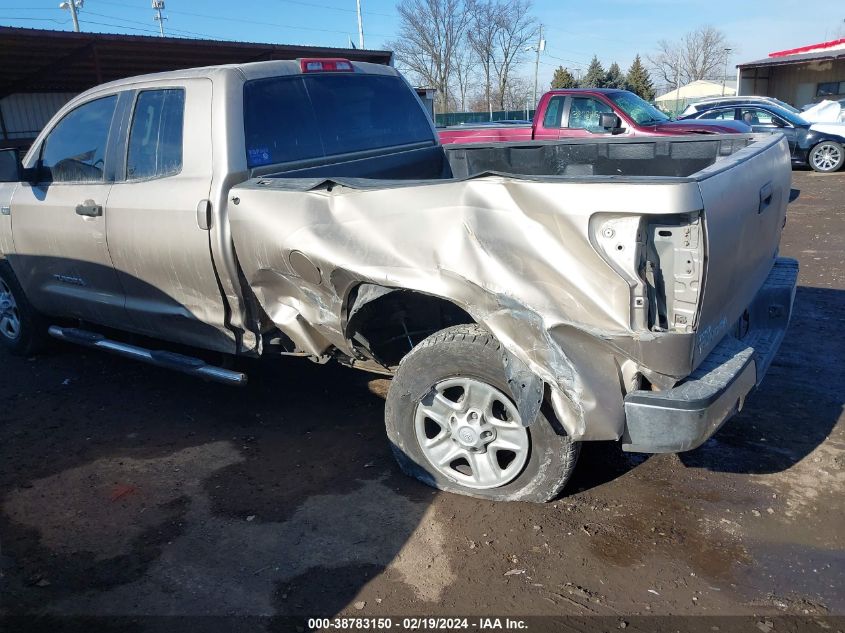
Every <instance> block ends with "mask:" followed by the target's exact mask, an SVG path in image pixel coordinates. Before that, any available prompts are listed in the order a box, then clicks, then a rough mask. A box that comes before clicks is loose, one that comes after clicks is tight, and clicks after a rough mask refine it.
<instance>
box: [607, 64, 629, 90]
mask: <svg viewBox="0 0 845 633" xmlns="http://www.w3.org/2000/svg"><path fill="white" fill-rule="evenodd" d="M604 87H605V88H619V89H620V90H625V89H626V88H627V87H628V82H627V81H626V80H625V75H623V74H622V69H621V68H619V64H617V63H616V62H613V63H612V64H611V65H610V68H608V69H607V75H605V77H604Z"/></svg>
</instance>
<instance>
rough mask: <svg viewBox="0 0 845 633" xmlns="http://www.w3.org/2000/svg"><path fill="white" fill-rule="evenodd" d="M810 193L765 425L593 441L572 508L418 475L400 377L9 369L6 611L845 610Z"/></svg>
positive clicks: (829, 254)
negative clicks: (669, 441) (695, 443)
mask: <svg viewBox="0 0 845 633" xmlns="http://www.w3.org/2000/svg"><path fill="white" fill-rule="evenodd" d="M795 186H796V187H798V188H800V189H801V190H802V194H801V197H800V199H799V201H798V202H796V203H795V204H793V205H792V206H791V212H790V216H789V222H788V225H787V228H786V234H785V238H784V241H783V246H782V252H783V253H784V254H786V255H790V256H793V257H797V258H798V259H799V260H800V261H801V266H802V269H801V278H800V288H799V290H798V296H797V300H796V309H795V315H794V318H793V322H792V325H791V327H790V331H789V333H788V336H787V338H786V341H785V342H784V345H783V347H782V349H781V353H780V355H779V356H778V358H777V359H776V361H775V363H774V365H773V366H772V368H771V370H770V372H769V375H768V377H767V379H766V381H765V383H764V385H763V387H762V388H761V389H760V390H759V391H758V392H756V393H755V394H754V395H753V397H751V398H750V400H749V402H748V403H747V406H746V409H745V411H744V412H743V413H741V414H740V415H739V416H737V417H736V418H735V419H734V420H733V421H731V422H730V423H729V424H728V425H727V426H726V427H724V428H723V429H722V430H721V431H720V432H719V433H718V434H717V435H716V436H715V437H714V438H713V439H711V440H710V441H709V442H707V443H706V444H705V445H704V446H703V447H701V448H700V449H698V450H696V451H693V452H690V453H685V454H681V455H659V456H652V457H649V456H645V455H628V454H624V453H622V452H621V451H620V450H619V449H618V447H617V446H616V445H614V444H588V445H586V446H585V447H584V450H583V452H582V454H581V459H580V463H579V466H578V469H577V471H576V474H575V476H574V479H573V480H572V482H571V483H570V485H569V487H568V488H567V490H566V494H565V496H564V497H563V498H561V499H560V500H559V501H558V502H556V503H553V504H548V505H543V506H540V505H529V504H506V503H487V502H483V501H479V500H474V499H469V498H463V497H457V496H453V495H449V494H444V493H438V492H434V491H432V490H430V489H428V488H426V487H424V486H423V485H421V484H418V483H416V482H414V481H411V480H409V479H406V478H405V477H404V476H403V475H402V474H401V473H399V471H398V468H397V467H396V466H395V465H394V462H393V460H392V458H391V456H390V452H389V449H388V445H387V441H386V439H385V436H384V430H383V417H382V408H383V398H384V395H385V393H386V389H387V382H386V381H385V380H381V379H375V380H374V379H372V377H370V376H368V375H366V374H362V373H359V372H356V371H353V370H347V369H344V368H342V367H339V366H323V367H318V366H314V365H312V364H311V363H309V362H307V361H304V360H298V359H290V360H286V361H285V362H280V363H278V364H274V365H260V366H259V365H254V366H249V367H248V369H249V371H250V378H251V383H250V385H249V386H248V387H247V388H245V389H243V390H234V389H231V388H225V387H219V386H215V385H210V384H204V383H202V382H199V381H196V380H194V379H191V378H188V377H183V376H181V375H174V374H171V373H167V372H165V371H161V370H156V369H154V368H149V367H146V366H142V365H137V364H133V363H131V362H130V361H124V360H120V359H115V358H112V357H109V356H106V355H103V354H99V353H88V352H83V351H80V350H79V349H75V348H69V347H68V348H57V349H56V350H55V351H53V352H51V353H50V354H49V355H47V356H43V357H39V358H32V359H17V358H11V357H8V356H2V361H0V362H2V375H3V380H2V383H0V402H2V403H3V406H2V407H0V454H1V455H2V467H0V499H2V513H0V535H2V552H0V571H2V579H0V581H2V587H1V588H2V603H0V605H1V606H2V613H3V614H6V615H10V614H21V613H37V614H55V615H66V614H75V615H86V616H96V615H127V616H133V615H141V614H157V615H280V616H284V615H303V616H332V615H335V614H338V613H346V614H350V615H355V616H367V615H369V616H383V615H391V616H397V615H402V614H425V615H443V614H463V615H472V614H476V615H491V614H493V615H500V616H501V615H507V614H514V615H523V616H524V615H529V614H533V615H543V614H546V615H551V614H554V615H561V614H573V615H590V614H604V615H610V616H614V617H630V616H632V615H635V614H676V615H677V614H681V615H684V614H758V615H759V616H760V617H769V616H772V615H776V614H784V613H787V614H796V615H810V616H813V615H823V614H839V615H842V614H845V590H843V587H845V518H843V517H845V416H843V402H845V372H843V361H842V359H843V358H845V336H843V334H842V332H843V329H845V173H840V174H837V175H833V176H819V175H816V174H813V173H810V172H796V173H795ZM766 622H767V621H765V620H764V621H762V624H763V626H762V627H758V628H760V630H764V631H765V630H766V626H765V625H766ZM776 630H777V629H776ZM819 630H821V629H819Z"/></svg>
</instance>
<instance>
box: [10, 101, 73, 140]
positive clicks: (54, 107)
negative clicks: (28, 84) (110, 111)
mask: <svg viewBox="0 0 845 633" xmlns="http://www.w3.org/2000/svg"><path fill="white" fill-rule="evenodd" d="M75 96H76V93H72V92H35V93H20V94H13V95H9V96H8V97H4V98H3V99H0V112H2V115H3V123H4V126H5V128H6V134H7V136H6V138H5V139H3V140H8V139H34V138H35V137H36V136H37V135H38V133H39V132H40V131H41V128H43V127H44V126H45V125H46V124H47V122H48V121H49V120H50V118H51V117H52V116H53V115H54V114H55V113H56V112H57V111H58V110H59V108H61V107H62V106H63V105H64V104H66V103H67V102H68V101H70V100H71V99H72V98H73V97H75Z"/></svg>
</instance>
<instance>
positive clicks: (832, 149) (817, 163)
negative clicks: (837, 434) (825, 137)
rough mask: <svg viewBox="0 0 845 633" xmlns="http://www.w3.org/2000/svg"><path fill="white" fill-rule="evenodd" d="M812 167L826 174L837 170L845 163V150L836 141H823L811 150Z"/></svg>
mask: <svg viewBox="0 0 845 633" xmlns="http://www.w3.org/2000/svg"><path fill="white" fill-rule="evenodd" d="M809 158H810V160H809V162H810V167H812V168H813V169H814V170H815V171H819V172H822V173H824V174H827V173H830V172H833V171H836V170H838V169H840V168H841V167H842V163H845V150H843V147H842V145H841V144H840V143H837V142H835V141H822V142H821V143H819V144H818V145H816V146H815V147H814V148H813V149H811V150H810V156H809Z"/></svg>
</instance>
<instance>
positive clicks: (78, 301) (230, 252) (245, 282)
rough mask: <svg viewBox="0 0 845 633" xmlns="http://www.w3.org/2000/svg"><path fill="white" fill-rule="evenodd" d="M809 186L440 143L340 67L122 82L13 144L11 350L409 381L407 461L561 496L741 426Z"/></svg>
mask: <svg viewBox="0 0 845 633" xmlns="http://www.w3.org/2000/svg"><path fill="white" fill-rule="evenodd" d="M790 179H791V169H790V159H789V151H788V147H787V144H786V141H785V140H784V139H783V138H782V137H780V136H770V135H761V136H755V135H743V134H732V135H712V136H698V137H696V136H676V137H652V138H618V137H613V136H609V137H605V138H593V137H590V138H585V139H566V140H553V141H543V142H531V143H522V144H520V143H506V144H490V145H483V144H472V145H450V146H446V147H444V146H443V145H441V144H440V143H439V141H438V138H437V134H436V132H435V129H434V127H433V126H432V124H431V121H430V120H429V118H428V117H427V115H426V112H425V110H424V108H423V106H422V104H421V103H420V102H419V100H418V98H417V97H416V95H415V93H414V91H413V90H412V89H411V88H410V86H409V85H408V84H407V83H406V82H405V80H404V79H403V78H402V76H401V75H400V74H399V73H398V72H397V71H396V70H395V69H393V68H391V67H386V66H379V65H371V64H366V63H357V62H354V63H353V62H350V61H348V60H345V59H300V60H295V61H294V60H291V61H271V62H259V63H250V64H243V65H229V66H220V67H211V68H199V69H192V70H181V71H175V72H168V73H164V74H155V75H148V76H142V77H135V78H130V79H124V80H121V81H117V82H114V83H109V84H105V85H102V86H99V87H96V88H94V89H92V90H89V91H88V92H85V93H84V94H81V95H79V96H78V97H76V98H74V99H73V100H72V101H71V102H69V103H68V104H67V105H66V106H64V107H63V108H62V109H61V110H60V111H59V112H58V113H57V114H56V115H55V117H54V118H53V119H52V120H51V121H50V122H49V123H48V125H47V126H46V127H45V128H44V130H43V131H42V132H41V134H40V135H39V136H38V138H37V139H36V141H35V143H34V145H33V146H32V147H31V149H30V150H29V151H28V152H27V153H26V155H25V156H24V157H22V158H21V157H20V156H19V154H18V153H17V151H16V150H5V151H3V152H0V181H2V184H0V253H1V254H2V255H0V342H2V344H3V346H4V347H5V348H6V349H7V350H8V351H9V352H11V353H15V354H26V355H30V354H34V353H35V352H36V351H37V350H39V349H41V348H42V347H43V346H44V344H45V342H46V341H47V340H49V337H53V338H55V339H60V340H62V341H66V342H68V343H72V344H76V345H81V346H85V347H89V348H95V349H101V350H104V351H108V352H111V353H114V354H118V355H121V356H124V357H127V358H130V359H135V360H140V361H143V362H147V363H151V364H153V365H156V366H159V367H162V368H167V369H173V370H178V371H182V372H185V373H187V374H191V375H194V376H197V377H200V378H203V379H206V380H212V381H219V382H223V383H227V384H230V385H243V384H244V383H245V382H246V380H247V376H246V375H245V374H244V373H243V372H241V371H239V370H238V368H239V367H243V365H244V363H238V362H237V359H235V360H234V362H231V361H230V362H222V361H221V362H218V361H217V360H216V359H217V358H224V357H225V358H230V359H231V358H232V357H247V358H258V357H263V358H276V357H280V356H299V357H303V358H307V359H310V360H311V361H314V362H317V363H324V362H326V361H329V360H335V361H338V362H340V363H343V364H345V365H348V366H350V367H354V368H359V369H362V370H366V371H370V372H376V373H379V374H383V375H386V376H391V377H392V382H391V385H390V389H389V393H388V396H387V402H386V414H385V422H386V428H387V438H388V440H389V442H390V444H391V446H392V449H393V452H394V454H395V455H396V458H397V460H398V462H399V464H400V466H401V468H402V469H403V470H404V471H405V472H407V473H409V474H410V475H413V476H415V477H417V478H419V479H420V480H422V481H424V482H426V483H428V484H430V485H432V486H436V487H437V488H440V489H443V490H448V491H452V492H457V493H463V494H468V495H474V496H478V497H484V498H488V499H496V500H531V501H546V500H549V499H552V498H554V497H555V496H557V495H558V494H559V493H560V492H561V491H562V489H563V487H564V485H565V483H566V481H567V479H568V478H569V476H570V474H571V472H572V470H573V467H574V465H575V461H576V458H577V456H578V453H579V450H578V449H579V447H580V446H581V443H582V442H586V441H603V440H605V441H618V442H620V443H621V445H622V447H623V448H624V449H625V450H628V451H640V452H652V453H655V452H673V451H685V450H689V449H693V448H695V447H696V446H698V445H700V444H701V443H702V442H704V441H705V440H706V439H707V438H708V437H710V436H711V435H712V434H713V433H714V432H715V431H716V430H717V429H718V428H719V427H720V425H722V423H724V422H725V421H726V420H727V419H728V418H730V417H731V416H732V415H733V414H735V413H736V412H737V411H739V410H740V409H742V407H743V405H744V404H745V402H746V398H747V397H748V394H749V393H751V391H752V390H753V389H754V388H755V386H756V385H759V384H760V381H761V380H762V379H763V376H764V375H765V373H766V370H767V368H768V367H769V364H770V363H771V362H772V358H773V357H774V355H775V353H776V352H777V349H778V346H779V345H780V343H781V340H782V338H783V335H784V332H785V330H786V327H787V324H788V322H789V317H790V313H791V309H792V301H793V296H794V291H795V284H796V278H797V274H798V266H797V263H796V262H795V261H793V260H791V259H784V258H780V257H778V243H779V240H780V236H781V231H782V227H783V226H784V223H785V219H786V208H787V203H788V200H789V197H790ZM136 335H140V336H136ZM141 341H147V342H145V343H140V342H141ZM148 341H160V343H150V342H148ZM191 350H196V351H191ZM45 362H49V361H48V360H47V361H45ZM291 362H294V361H291ZM268 371H269V368H268ZM243 406H244V407H248V406H249V402H248V400H243ZM281 423H282V422H280V424H281ZM338 458H339V459H342V458H343V457H342V456H338Z"/></svg>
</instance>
